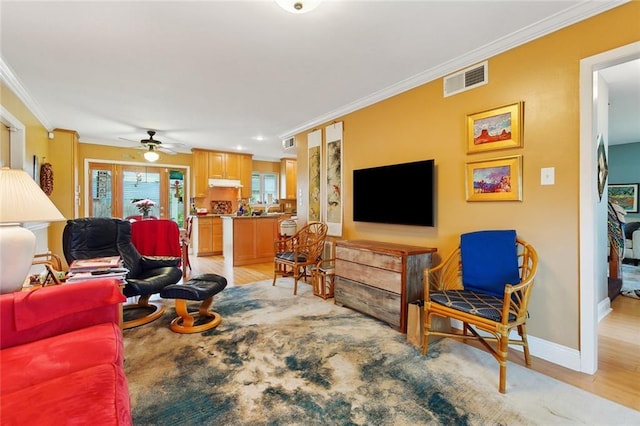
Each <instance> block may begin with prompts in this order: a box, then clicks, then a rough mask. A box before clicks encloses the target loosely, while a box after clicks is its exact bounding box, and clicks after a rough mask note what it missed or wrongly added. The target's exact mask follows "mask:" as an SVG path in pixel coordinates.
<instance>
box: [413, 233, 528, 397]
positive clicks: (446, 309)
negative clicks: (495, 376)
mask: <svg viewBox="0 0 640 426" xmlns="http://www.w3.org/2000/svg"><path fill="white" fill-rule="evenodd" d="M537 264H538V255H537V254H536V251H535V250H534V248H533V247H532V246H531V245H529V244H528V243H526V242H525V241H523V240H521V239H520V238H518V237H517V235H516V231H514V230H495V231H479V232H471V233H468V234H463V235H461V237H460V246H459V247H458V248H457V249H456V250H455V251H454V252H453V253H451V255H449V257H447V258H446V259H445V260H444V261H443V262H442V263H441V264H440V265H438V266H436V267H434V268H431V269H427V270H425V271H424V283H425V285H424V297H425V304H424V310H425V316H424V317H425V319H424V321H425V323H424V342H423V343H424V344H423V345H422V354H423V355H425V354H426V353H427V351H428V344H429V336H430V335H435V336H448V337H456V338H461V339H477V340H479V341H480V342H481V343H482V344H483V345H484V346H485V347H486V348H487V349H488V350H489V352H490V353H491V354H492V355H493V356H494V357H495V358H496V360H497V361H498V363H499V364H500V383H499V387H498V389H499V390H500V392H501V393H505V390H506V380H507V379H506V373H507V356H508V346H509V344H516V345H521V346H523V349H524V358H525V363H526V364H527V365H531V360H530V356H529V345H528V342H527V332H526V320H527V316H528V313H527V305H528V303H529V298H530V297H531V290H532V288H533V279H534V277H535V274H536V268H537ZM434 315H437V316H440V317H443V318H451V319H455V320H458V321H460V322H462V332H461V333H460V332H455V331H454V332H445V331H440V330H438V331H437V330H435V327H434V329H433V330H432V328H431V323H432V316H434ZM512 329H516V330H517V332H518V335H519V336H520V338H519V339H510V338H509V333H510V332H511V330H512ZM483 332H484V333H483ZM487 333H488V334H489V335H487Z"/></svg>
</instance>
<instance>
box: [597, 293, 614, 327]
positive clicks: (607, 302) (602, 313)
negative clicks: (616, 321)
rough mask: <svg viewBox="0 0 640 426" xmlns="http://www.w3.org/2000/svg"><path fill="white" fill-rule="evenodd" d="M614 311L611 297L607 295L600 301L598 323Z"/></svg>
mask: <svg viewBox="0 0 640 426" xmlns="http://www.w3.org/2000/svg"><path fill="white" fill-rule="evenodd" d="M612 311H613V309H611V299H609V298H608V297H605V298H604V299H603V300H602V301H601V302H600V303H598V323H599V322H600V321H602V319H603V318H604V317H606V316H607V315H609V314H610V313H611V312H612Z"/></svg>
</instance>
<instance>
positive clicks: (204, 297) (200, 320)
mask: <svg viewBox="0 0 640 426" xmlns="http://www.w3.org/2000/svg"><path fill="white" fill-rule="evenodd" d="M226 286H227V279H226V278H225V277H223V276H220V275H217V274H202V275H198V276H197V277H194V278H191V279H190V280H189V281H187V282H186V283H184V284H171V285H168V286H166V287H165V288H163V289H162V291H161V292H160V297H162V298H163V299H175V300H176V313H177V314H178V317H177V318H175V319H174V320H173V321H171V326H170V327H171V330H173V331H175V332H176V333H198V332H201V331H205V330H209V329H211V328H213V327H216V326H217V325H218V324H220V322H221V321H222V317H221V316H220V314H218V313H217V312H212V311H209V308H210V307H211V305H212V304H213V296H215V295H216V294H218V293H220V292H221V291H222V290H224V288H225V287H226ZM187 300H199V301H202V303H201V304H200V309H199V310H198V312H197V313H190V312H189V311H188V309H187Z"/></svg>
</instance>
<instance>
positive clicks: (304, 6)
mask: <svg viewBox="0 0 640 426" xmlns="http://www.w3.org/2000/svg"><path fill="white" fill-rule="evenodd" d="M321 1H322V0H276V3H278V4H279V5H280V7H281V8H283V9H284V10H286V11H287V12H291V13H305V12H310V11H312V10H313V9H315V8H316V7H317V6H318V5H319V4H320V2H321Z"/></svg>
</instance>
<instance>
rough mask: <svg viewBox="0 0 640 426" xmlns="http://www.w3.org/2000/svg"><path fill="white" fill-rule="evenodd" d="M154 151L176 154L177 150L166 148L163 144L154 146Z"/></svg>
mask: <svg viewBox="0 0 640 426" xmlns="http://www.w3.org/2000/svg"><path fill="white" fill-rule="evenodd" d="M156 151H160V152H164V153H165V154H169V155H176V154H177V152H175V151H172V150H170V149H167V148H165V147H164V146H159V147H156Z"/></svg>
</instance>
